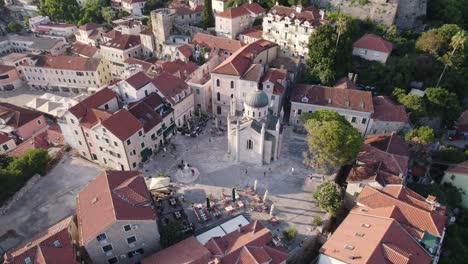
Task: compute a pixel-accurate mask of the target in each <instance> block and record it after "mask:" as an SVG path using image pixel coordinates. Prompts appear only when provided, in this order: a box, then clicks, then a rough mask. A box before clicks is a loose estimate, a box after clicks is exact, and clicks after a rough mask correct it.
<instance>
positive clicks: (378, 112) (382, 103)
mask: <svg viewBox="0 0 468 264" xmlns="http://www.w3.org/2000/svg"><path fill="white" fill-rule="evenodd" d="M372 101H373V103H374V114H373V115H372V118H373V119H377V120H379V121H386V122H403V123H408V114H407V113H406V110H405V107H404V106H403V105H398V104H395V103H394V102H393V101H392V100H391V99H390V97H388V96H374V97H373V98H372Z"/></svg>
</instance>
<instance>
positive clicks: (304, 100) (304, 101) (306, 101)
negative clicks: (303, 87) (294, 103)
mask: <svg viewBox="0 0 468 264" xmlns="http://www.w3.org/2000/svg"><path fill="white" fill-rule="evenodd" d="M301 101H302V102H303V103H308V102H309V98H307V97H305V96H304V97H303V98H302V100H301Z"/></svg>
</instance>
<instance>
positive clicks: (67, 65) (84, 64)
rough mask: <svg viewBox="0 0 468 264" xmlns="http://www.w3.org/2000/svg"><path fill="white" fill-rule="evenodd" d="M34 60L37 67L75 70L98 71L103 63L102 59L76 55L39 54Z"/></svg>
mask: <svg viewBox="0 0 468 264" xmlns="http://www.w3.org/2000/svg"><path fill="white" fill-rule="evenodd" d="M32 60H33V61H34V64H33V66H35V67H41V68H47V69H59V70H74V71H96V70H97V68H98V66H99V64H100V63H101V59H97V58H83V57H76V56H52V55H45V56H43V55H38V56H33V57H32Z"/></svg>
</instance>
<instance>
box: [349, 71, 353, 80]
mask: <svg viewBox="0 0 468 264" xmlns="http://www.w3.org/2000/svg"><path fill="white" fill-rule="evenodd" d="M353 76H354V73H352V72H348V79H349V80H350V81H352V80H353Z"/></svg>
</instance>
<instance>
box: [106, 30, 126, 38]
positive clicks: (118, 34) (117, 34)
mask: <svg viewBox="0 0 468 264" xmlns="http://www.w3.org/2000/svg"><path fill="white" fill-rule="evenodd" d="M121 36H122V32H120V31H117V30H115V29H113V30H111V31H109V32H107V33H105V34H104V35H103V37H105V38H108V39H111V40H112V39H116V38H120V37H121Z"/></svg>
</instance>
